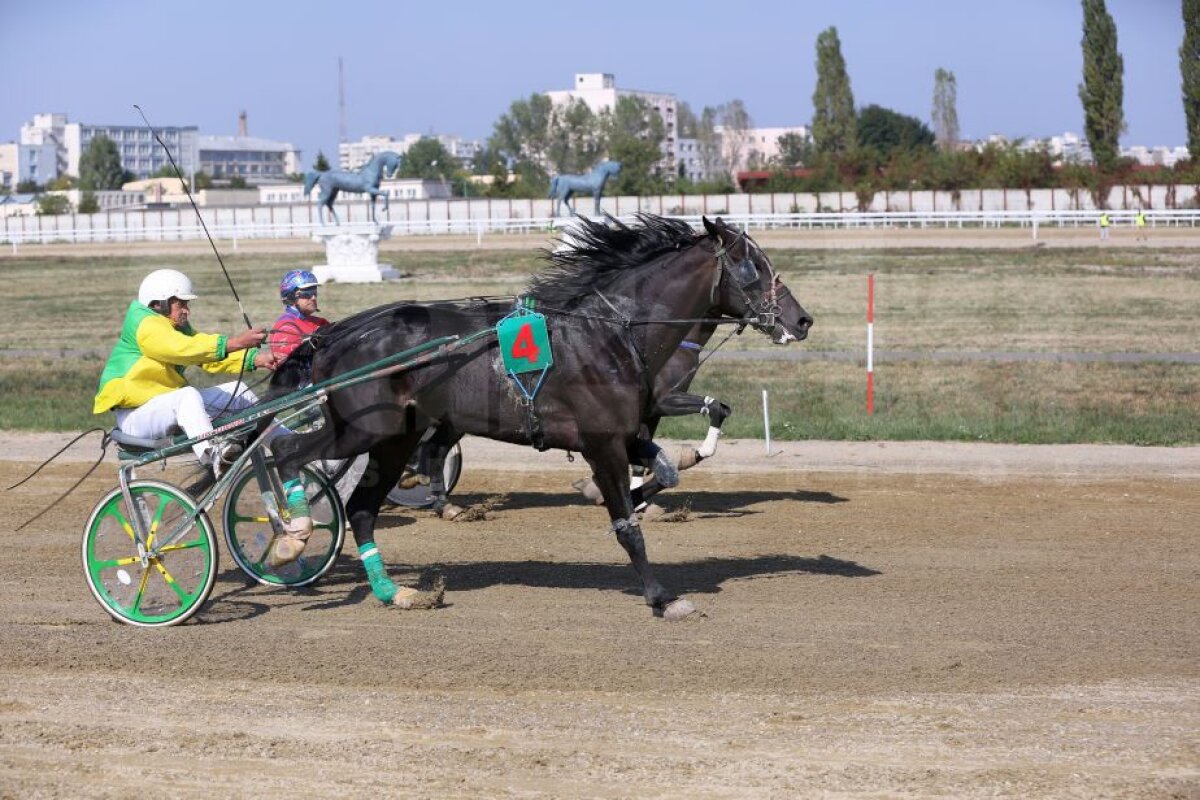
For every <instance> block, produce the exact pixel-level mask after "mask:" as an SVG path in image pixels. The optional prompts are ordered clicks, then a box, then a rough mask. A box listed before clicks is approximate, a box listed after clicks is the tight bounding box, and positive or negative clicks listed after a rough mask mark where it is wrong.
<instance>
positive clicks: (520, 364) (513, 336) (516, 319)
mask: <svg viewBox="0 0 1200 800" xmlns="http://www.w3.org/2000/svg"><path fill="white" fill-rule="evenodd" d="M496 338H497V339H498V340H499V342H500V356H501V358H503V359H504V370H505V371H506V372H508V373H509V374H510V375H520V374H521V373H523V372H536V371H539V370H540V371H545V370H546V369H548V368H549V367H550V365H552V364H553V363H554V355H553V353H551V352H550V335H549V334H548V333H547V331H546V318H545V317H544V316H542V315H541V314H537V313H535V312H533V311H528V310H526V309H523V308H522V309H517V310H516V311H514V312H513V313H511V314H509V315H508V316H507V317H505V318H504V319H502V320H500V321H499V322H498V323H496Z"/></svg>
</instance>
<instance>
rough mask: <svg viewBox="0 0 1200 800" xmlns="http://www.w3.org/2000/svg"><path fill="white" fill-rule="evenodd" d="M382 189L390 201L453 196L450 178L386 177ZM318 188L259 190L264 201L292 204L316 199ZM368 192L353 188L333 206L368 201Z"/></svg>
mask: <svg viewBox="0 0 1200 800" xmlns="http://www.w3.org/2000/svg"><path fill="white" fill-rule="evenodd" d="M379 189H380V191H381V192H382V193H383V194H385V195H387V198H388V200H389V201H391V200H396V201H401V200H441V199H445V198H448V197H450V184H449V182H448V181H429V180H420V179H417V178H402V179H399V180H385V181H382V182H380V184H379ZM317 192H318V190H317V189H316V188H315V187H314V188H313V190H312V195H311V196H310V197H305V196H304V187H303V186H302V185H300V184H298V183H288V184H282V185H276V186H261V187H259V190H258V202H259V203H261V204H262V205H289V204H297V203H309V202H313V201H314V198H316V196H317ZM365 198H366V195H363V194H355V193H353V192H343V193H341V194H339V195H338V198H337V200H336V201H334V208H337V206H338V204H340V203H342V202H347V203H362V202H366V200H365ZM382 209H383V203H382V202H377V203H376V204H375V210H376V211H377V212H382Z"/></svg>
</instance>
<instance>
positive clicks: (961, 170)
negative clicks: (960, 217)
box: [926, 150, 980, 211]
mask: <svg viewBox="0 0 1200 800" xmlns="http://www.w3.org/2000/svg"><path fill="white" fill-rule="evenodd" d="M926 181H927V184H926V185H927V186H929V188H931V189H937V190H938V191H942V192H949V193H950V202H952V203H953V204H954V208H955V209H956V210H959V211H961V210H962V191H963V189H966V188H969V187H971V186H978V185H979V181H980V173H979V154H978V153H976V152H975V151H973V150H971V151H965V152H964V151H960V150H942V151H940V152H938V153H936V154H935V155H934V156H933V159H932V160H931V161H930V164H929V172H928V173H927V177H926Z"/></svg>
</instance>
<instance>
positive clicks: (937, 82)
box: [933, 0, 1200, 150]
mask: <svg viewBox="0 0 1200 800" xmlns="http://www.w3.org/2000/svg"><path fill="white" fill-rule="evenodd" d="M1197 1H1198V2H1200V0H1197ZM933 133H934V136H936V137H937V145H938V147H939V148H940V149H942V150H952V149H954V146H955V145H956V144H957V143H958V81H957V80H955V78H954V73H953V72H950V71H948V70H944V69H942V68H941V67H938V69H937V72H935V73H933Z"/></svg>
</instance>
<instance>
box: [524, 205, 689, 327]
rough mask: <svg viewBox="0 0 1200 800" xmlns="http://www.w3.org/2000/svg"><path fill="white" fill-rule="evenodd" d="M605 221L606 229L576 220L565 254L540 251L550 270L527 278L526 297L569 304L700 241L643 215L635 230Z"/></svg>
mask: <svg viewBox="0 0 1200 800" xmlns="http://www.w3.org/2000/svg"><path fill="white" fill-rule="evenodd" d="M608 220H609V223H611V224H605V223H604V222H597V221H594V220H590V219H587V218H586V217H579V218H578V219H577V220H576V222H575V226H576V227H575V228H574V229H573V230H572V231H571V233H570V240H569V241H568V242H566V244H567V247H566V248H565V249H562V250H558V251H552V250H549V249H546V248H543V249H542V251H541V253H542V258H543V259H544V260H545V261H547V262H549V265H550V266H549V267H548V268H547V269H545V270H543V271H542V272H540V273H538V274H536V275H534V276H533V277H532V278H531V279H530V283H529V293H530V294H532V295H533V296H534V297H536V298H537V299H538V300H540V301H542V302H544V303H548V304H550V305H558V306H563V305H568V304H570V303H572V301H577V300H581V299H583V298H584V297H586V296H588V295H590V294H591V293H592V291H593V290H594V289H599V288H601V287H603V286H606V285H607V284H608V283H609V282H610V281H612V280H614V279H615V278H616V277H617V276H618V275H620V274H622V273H624V272H626V271H628V270H631V269H634V268H635V267H640V266H642V265H643V264H646V263H647V262H650V261H653V260H654V259H655V258H657V257H658V256H660V255H663V254H664V253H669V252H672V251H675V250H682V249H683V248H685V247H690V246H692V245H693V244H695V243H696V242H698V241H700V240H701V239H703V238H704V234H697V233H696V232H695V231H693V230H692V226H691V225H688V224H687V223H686V222H683V221H681V220H677V219H667V218H666V217H659V216H656V215H654V214H648V213H645V212H640V213H638V214H637V220H638V223H639V224H637V225H635V226H628V225H625V224H624V223H622V222H620V221H618V220H616V219H614V218H612V217H609V218H608Z"/></svg>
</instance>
